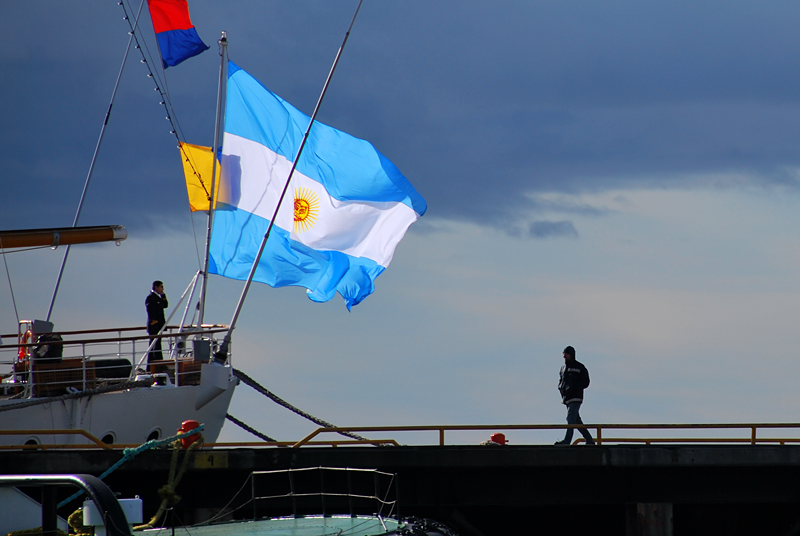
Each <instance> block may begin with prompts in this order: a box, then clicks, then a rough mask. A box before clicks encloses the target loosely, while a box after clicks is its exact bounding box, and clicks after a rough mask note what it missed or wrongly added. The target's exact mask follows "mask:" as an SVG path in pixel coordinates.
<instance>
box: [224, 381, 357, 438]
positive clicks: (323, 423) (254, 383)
mask: <svg viewBox="0 0 800 536" xmlns="http://www.w3.org/2000/svg"><path fill="white" fill-rule="evenodd" d="M233 374H234V375H235V376H236V377H237V378H239V379H240V380H242V381H243V382H244V383H246V384H247V385H249V386H250V387H252V388H253V389H255V390H256V391H258V392H259V393H261V394H262V395H264V396H266V397H267V398H269V399H270V400H272V401H273V402H275V403H276V404H278V405H280V406H283V407H284V408H286V409H288V410H289V411H293V412H295V413H297V414H298V415H300V416H301V417H304V418H306V419H308V420H309V421H311V422H313V423H315V424H317V425H319V426H322V427H324V428H336V426H334V425H333V424H331V423H329V422H327V421H323V420H322V419H319V418H317V417H314V416H313V415H310V414H308V413H306V412H305V411H303V410H301V409H300V408H296V407H294V406H293V405H291V404H290V403H288V402H287V401H285V400H284V399H282V398H281V397H279V396H278V395H276V394H275V393H272V392H270V391H269V390H268V389H267V388H266V387H264V386H262V385H260V384H259V383H258V382H257V381H255V380H254V379H253V378H251V377H250V376H248V375H247V374H245V373H244V372H242V371H241V370H239V369H236V368H235V369H233ZM337 433H338V434H341V435H343V436H347V437H350V438H352V439H358V440H359V441H368V439H367V438H366V437H362V436H360V435H358V434H354V433H352V432H337Z"/></svg>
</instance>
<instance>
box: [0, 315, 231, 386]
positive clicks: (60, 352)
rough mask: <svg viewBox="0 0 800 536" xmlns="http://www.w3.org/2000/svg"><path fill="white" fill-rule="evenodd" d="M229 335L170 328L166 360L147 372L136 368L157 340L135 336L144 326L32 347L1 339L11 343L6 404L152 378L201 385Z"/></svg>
mask: <svg viewBox="0 0 800 536" xmlns="http://www.w3.org/2000/svg"><path fill="white" fill-rule="evenodd" d="M226 330H227V326H224V325H219V324H204V325H202V326H200V327H199V328H198V327H197V326H182V327H181V326H167V327H166V328H165V329H164V332H163V333H162V334H161V335H157V336H155V338H158V339H161V340H162V341H163V342H162V346H163V349H162V355H163V357H164V358H165V359H163V360H162V361H159V362H158V364H157V365H152V366H150V367H147V368H139V367H135V366H134V364H135V363H138V362H141V361H142V358H144V359H145V360H146V356H147V350H148V347H149V346H150V344H151V342H152V340H153V337H151V336H149V335H134V334H133V333H134V332H139V333H141V332H142V331H144V330H143V328H141V327H129V328H110V329H96V330H80V331H60V332H58V336H59V337H60V339H52V338H50V339H49V340H44V339H45V337H44V336H46V335H51V334H49V333H48V334H40V336H39V337H37V340H36V341H32V342H20V341H19V338H20V337H19V336H18V335H16V334H12V335H0V340H2V342H4V343H5V344H0V367H3V368H2V369H0V370H4V372H5V373H4V374H3V375H2V383H0V399H1V398H4V397H14V398H28V397H43V396H57V395H60V394H64V393H71V392H77V391H86V390H88V389H93V388H95V387H98V386H102V385H109V384H114V383H123V382H127V381H130V380H133V379H135V378H137V377H139V378H143V377H152V378H153V379H154V381H156V382H157V383H161V384H166V383H172V384H174V385H176V386H177V385H187V384H188V385H196V384H197V383H199V381H200V367H201V365H202V363H203V362H207V361H208V360H209V359H210V356H211V355H212V353H213V352H214V351H215V350H216V348H217V344H218V343H217V340H216V338H215V335H216V334H219V333H223V332H225V331H226ZM10 341H16V342H14V343H10ZM196 341H199V342H200V344H197V342H196ZM48 345H49V346H50V347H51V349H50V350H48V347H47V346H48ZM52 347H55V349H56V351H52Z"/></svg>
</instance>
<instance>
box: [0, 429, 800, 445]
mask: <svg viewBox="0 0 800 536" xmlns="http://www.w3.org/2000/svg"><path fill="white" fill-rule="evenodd" d="M568 428H573V429H576V431H577V429H579V428H586V429H588V430H589V431H590V432H591V434H592V435H593V436H594V439H595V441H596V442H597V444H598V445H620V444H639V445H653V444H674V445H686V444H719V445H724V444H729V445H730V444H740V445H768V444H772V445H790V444H800V423H727V424H725V423H722V424H721V423H713V424H584V425H583V426H581V425H568V424H461V425H459V424H456V425H419V426H415V425H408V426H350V427H321V428H317V429H316V430H314V431H313V432H311V433H310V434H308V435H307V436H306V437H304V438H302V439H300V440H299V441H236V442H218V443H206V444H205V446H204V448H242V447H245V448H264V447H292V448H300V447H340V446H383V447H388V448H391V447H393V446H394V447H398V446H402V445H439V446H444V445H474V444H477V443H479V442H480V441H476V440H475V438H476V432H481V431H485V432H504V433H505V435H506V436H507V439H508V442H509V443H510V444H512V445H526V446H533V445H552V443H549V442H547V441H543V440H536V438H532V437H531V434H537V433H538V434H539V435H538V438H544V437H545V436H544V435H543V434H541V432H548V431H551V432H555V433H553V434H550V436H552V437H551V438H552V439H556V438H558V436H561V434H563V433H564V431H565V430H566V429H568ZM27 432H30V431H26V430H14V431H11V430H9V431H2V430H0V435H9V434H25V433H27ZM38 432H40V431H38ZM343 432H349V433H355V434H381V436H382V437H381V438H367V439H350V438H346V437H342V436H341V435H340V434H341V433H343ZM517 432H519V434H516V433H517ZM48 433H51V434H53V433H60V434H81V435H83V436H84V437H86V438H87V439H88V440H89V441H90V443H87V444H83V445H73V444H70V445H66V444H65V445H58V444H53V445H46V448H48V449H59V448H71V449H75V448H103V449H121V448H130V447H136V446H138V445H123V444H114V445H107V444H103V443H102V442H100V441H99V440H97V438H94V437H93V436H91V435H90V434H88V433H87V432H84V431H82V430H59V431H55V432H54V431H49V432H48ZM333 434H335V436H334V437H331V435H333ZM465 434H466V436H467V437H468V438H469V439H467V440H466V441H465V440H464V439H463V438H464V437H465ZM523 434H527V436H525V435H523ZM404 435H406V436H413V441H402V440H401V439H400V438H401V437H402V436H404ZM576 435H577V436H578V437H577V439H575V440H574V441H573V444H574V445H577V444H581V443H585V441H584V439H583V438H582V437H581V436H580V433H578V434H576ZM488 437H489V435H488V434H487V439H488ZM448 438H450V440H449V441H448V440H447V439H448ZM454 438H458V439H454ZM482 443H484V444H485V443H488V441H483V442H482ZM16 448H25V449H32V450H35V449H41V448H45V446H43V445H24V446H13V445H8V446H0V450H2V449H16Z"/></svg>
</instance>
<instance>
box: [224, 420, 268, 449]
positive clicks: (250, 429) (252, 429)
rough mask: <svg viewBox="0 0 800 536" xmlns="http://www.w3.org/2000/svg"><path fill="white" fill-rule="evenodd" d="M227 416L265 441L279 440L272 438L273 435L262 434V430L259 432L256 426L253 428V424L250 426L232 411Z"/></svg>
mask: <svg viewBox="0 0 800 536" xmlns="http://www.w3.org/2000/svg"><path fill="white" fill-rule="evenodd" d="M225 418H226V419H228V420H229V421H231V422H232V423H233V424H235V425H236V426H238V427H239V428H242V429H244V430H247V431H248V432H250V433H251V434H253V435H254V436H256V437H258V438H260V439H263V440H264V441H269V442H272V443H274V442H277V441H278V440H277V439H272V438H271V437H269V436H268V435H266V434H262V433H261V432H259V431H258V430H256V429H255V428H253V427H252V426H248V425H247V424H245V423H243V422H242V421H240V420H239V419H237V418H236V417H234V416H233V415H231V414H230V413H226V414H225Z"/></svg>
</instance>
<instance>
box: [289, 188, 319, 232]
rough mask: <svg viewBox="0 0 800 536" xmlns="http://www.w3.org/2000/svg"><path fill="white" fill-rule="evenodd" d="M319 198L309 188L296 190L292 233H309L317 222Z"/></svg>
mask: <svg viewBox="0 0 800 536" xmlns="http://www.w3.org/2000/svg"><path fill="white" fill-rule="evenodd" d="M317 216H319V198H318V197H317V194H315V193H314V192H313V191H312V190H310V189H309V188H295V189H294V225H293V228H292V231H294V232H295V233H302V232H303V231H308V230H309V229H311V228H312V227H314V224H315V223H316V222H317Z"/></svg>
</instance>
